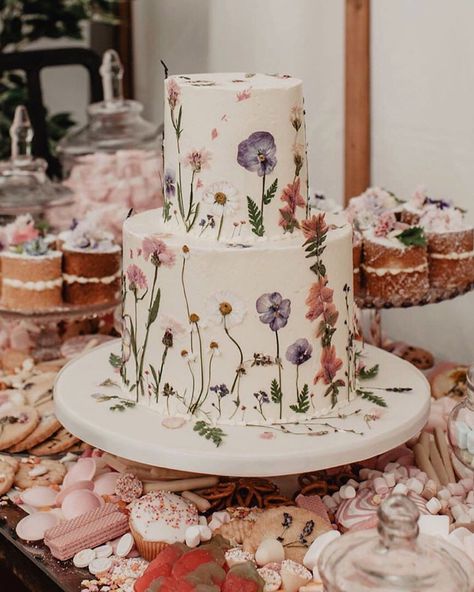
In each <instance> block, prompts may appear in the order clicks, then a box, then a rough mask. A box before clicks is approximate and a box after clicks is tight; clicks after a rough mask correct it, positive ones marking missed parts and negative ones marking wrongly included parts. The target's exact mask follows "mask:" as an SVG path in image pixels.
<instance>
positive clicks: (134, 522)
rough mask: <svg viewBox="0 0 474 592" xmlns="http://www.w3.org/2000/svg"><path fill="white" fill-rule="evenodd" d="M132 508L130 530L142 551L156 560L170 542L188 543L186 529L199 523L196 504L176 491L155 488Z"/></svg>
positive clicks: (141, 552) (135, 502) (139, 549)
mask: <svg viewBox="0 0 474 592" xmlns="http://www.w3.org/2000/svg"><path fill="white" fill-rule="evenodd" d="M129 508H130V518H129V521H130V531H131V533H132V535H133V538H134V539H135V543H136V545H137V549H138V552H139V553H140V555H141V556H142V557H143V558H144V559H146V560H147V561H152V560H153V559H154V558H155V557H156V556H157V555H158V553H160V552H161V551H162V550H163V549H164V548H165V547H167V546H168V545H172V544H173V543H184V540H185V535H186V530H187V529H188V528H189V527H190V526H195V525H197V524H198V523H199V514H198V510H197V508H196V506H194V505H193V504H191V503H189V502H188V501H187V500H185V499H183V498H182V497H179V496H178V495H176V494H174V493H170V492H167V491H153V492H151V493H147V494H146V495H144V496H143V497H141V498H140V499H137V500H135V501H134V502H132V503H131V504H130V506H129Z"/></svg>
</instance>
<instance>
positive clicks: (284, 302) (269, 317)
mask: <svg viewBox="0 0 474 592" xmlns="http://www.w3.org/2000/svg"><path fill="white" fill-rule="evenodd" d="M256 307H257V312H258V313H259V314H260V320H261V321H262V323H265V324H267V325H270V329H271V330H272V331H279V330H280V329H283V327H284V326H285V325H286V324H287V322H288V317H289V316H290V312H291V302H290V301H289V299H288V298H283V297H282V295H281V294H280V293H279V292H269V293H268V294H262V296H260V298H258V300H257V302H256Z"/></svg>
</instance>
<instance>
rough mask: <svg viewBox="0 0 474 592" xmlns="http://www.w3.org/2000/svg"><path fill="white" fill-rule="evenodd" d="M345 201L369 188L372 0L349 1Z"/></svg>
mask: <svg viewBox="0 0 474 592" xmlns="http://www.w3.org/2000/svg"><path fill="white" fill-rule="evenodd" d="M345 16H346V26H345V29H346V31H345V58H346V59H345V108H344V113H345V138H344V141H345V144H344V198H345V203H347V200H348V199H349V198H350V197H353V196H354V195H359V194H360V193H362V192H363V191H364V190H365V189H366V188H367V187H368V186H369V185H370V0H346V14H345Z"/></svg>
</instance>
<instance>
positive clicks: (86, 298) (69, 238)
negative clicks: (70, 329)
mask: <svg viewBox="0 0 474 592" xmlns="http://www.w3.org/2000/svg"><path fill="white" fill-rule="evenodd" d="M61 241H62V245H61V248H62V252H63V279H64V300H65V302H68V303H70V304H100V303H102V302H110V301H113V300H114V299H115V298H116V295H117V293H118V292H119V290H120V264H121V261H120V253H121V250H120V247H119V246H118V245H116V244H115V243H114V241H113V238H112V236H111V235H109V234H107V233H104V232H102V231H100V230H99V229H98V228H96V227H95V226H94V224H93V223H92V222H91V220H85V221H84V222H81V223H79V224H78V225H77V226H76V227H75V228H74V229H72V230H71V231H69V232H67V233H65V234H63V235H62V236H61Z"/></svg>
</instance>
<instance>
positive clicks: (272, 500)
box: [263, 493, 296, 508]
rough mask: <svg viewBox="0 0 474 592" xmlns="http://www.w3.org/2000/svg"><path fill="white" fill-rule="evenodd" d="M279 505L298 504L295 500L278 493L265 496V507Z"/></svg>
mask: <svg viewBox="0 0 474 592" xmlns="http://www.w3.org/2000/svg"><path fill="white" fill-rule="evenodd" d="M278 506H296V503H295V502H294V500H291V499H289V498H287V497H285V496H284V495H280V494H278V493H273V494H270V495H267V496H265V497H264V498H263V507H264V508H277V507H278Z"/></svg>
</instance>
